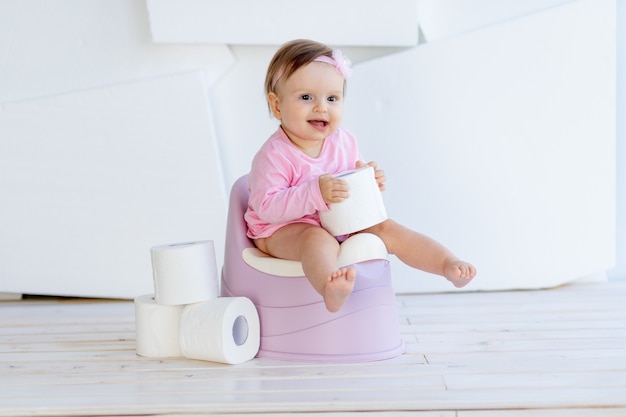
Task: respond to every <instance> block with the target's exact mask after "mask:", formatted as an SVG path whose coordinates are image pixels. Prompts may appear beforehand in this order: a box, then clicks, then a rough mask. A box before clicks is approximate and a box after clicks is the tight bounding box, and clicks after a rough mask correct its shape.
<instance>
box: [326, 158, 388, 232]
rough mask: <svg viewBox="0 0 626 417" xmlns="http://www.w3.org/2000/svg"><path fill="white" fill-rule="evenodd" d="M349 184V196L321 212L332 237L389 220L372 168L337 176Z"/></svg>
mask: <svg viewBox="0 0 626 417" xmlns="http://www.w3.org/2000/svg"><path fill="white" fill-rule="evenodd" d="M335 177H337V178H342V179H344V180H345V181H346V182H347V183H348V186H349V187H350V188H349V190H348V192H349V193H350V197H348V198H347V199H345V200H343V201H342V202H341V203H332V204H330V205H329V208H330V210H328V211H320V212H319V216H320V220H321V222H322V227H324V229H326V230H327V231H328V232H329V233H330V234H332V235H333V236H341V235H347V234H350V233H354V232H358V231H360V230H363V229H367V228H368V227H371V226H374V225H375V224H378V223H380V222H382V221H384V220H386V219H387V211H386V210H385V204H384V203H383V197H382V195H381V193H380V189H379V188H378V183H377V182H376V178H375V176H374V168H373V167H370V166H368V167H364V168H360V169H356V170H352V171H347V172H344V173H341V174H338V175H336V176H335Z"/></svg>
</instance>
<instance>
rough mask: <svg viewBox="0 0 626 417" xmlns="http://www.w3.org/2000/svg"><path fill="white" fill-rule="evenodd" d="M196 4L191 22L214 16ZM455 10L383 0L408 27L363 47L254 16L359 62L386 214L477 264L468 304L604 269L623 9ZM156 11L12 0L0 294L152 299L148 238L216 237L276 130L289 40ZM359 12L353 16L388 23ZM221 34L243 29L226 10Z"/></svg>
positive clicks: (352, 109)
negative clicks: (476, 297) (269, 95)
mask: <svg viewBox="0 0 626 417" xmlns="http://www.w3.org/2000/svg"><path fill="white" fill-rule="evenodd" d="M273 1H274V2H275V3H277V4H278V3H280V1H279V0H273ZM187 3H188V4H187V7H186V10H187V11H188V14H189V16H197V15H199V12H198V10H199V9H194V4H195V5H196V6H197V7H202V10H204V11H205V12H206V8H204V7H203V6H202V5H205V4H206V2H199V1H195V2H194V1H187ZM268 3H272V1H270V2H268ZM461 3H462V4H461ZM461 3H459V1H458V0H439V1H430V0H415V1H406V0H404V1H400V0H398V1H394V2H385V6H386V7H383V9H384V10H385V12H387V13H390V14H391V15H392V16H398V18H397V19H386V20H385V19H381V20H380V21H379V22H374V23H372V21H371V19H372V16H370V15H368V14H367V13H365V14H364V15H363V19H362V20H354V19H353V20H352V21H350V22H351V23H350V25H352V26H354V25H357V26H359V27H363V28H370V27H371V26H372V25H373V24H376V28H377V29H376V31H371V32H373V33H374V34H376V33H378V34H379V37H378V38H376V37H374V38H368V39H367V40H364V37H362V36H355V37H353V38H350V37H348V38H345V36H344V38H342V39H339V38H337V42H334V41H333V40H332V36H331V37H328V36H329V33H330V34H332V33H333V31H332V29H329V28H324V27H318V28H317V29H316V30H318V32H315V30H314V31H313V32H307V33H306V34H305V33H302V32H299V29H298V27H287V26H284V25H283V26H280V25H278V26H277V25H274V26H272V22H275V20H276V19H278V21H281V19H282V20H289V19H290V18H292V17H293V16H291V15H289V13H292V14H298V12H297V10H291V11H289V10H288V8H287V9H283V10H285V15H280V14H278V15H277V10H280V9H277V8H276V7H272V4H268V7H267V10H266V11H267V16H263V15H262V14H259V15H258V16H256V17H257V18H258V21H259V22H265V23H266V24H269V27H270V28H275V31H274V32H273V33H274V34H275V35H276V34H277V36H278V38H281V39H284V40H288V39H291V38H295V37H300V36H304V35H306V36H310V37H313V38H316V39H319V40H322V41H325V42H328V43H330V44H332V45H334V46H339V47H341V48H342V49H343V50H344V52H346V54H348V55H349V56H350V57H351V58H352V59H353V61H354V62H355V63H356V66H355V76H354V79H353V80H351V81H350V85H349V93H348V103H347V104H348V110H347V111H348V114H347V118H346V126H347V127H348V128H350V129H352V130H353V131H355V132H356V133H358V135H359V137H360V139H361V143H362V146H363V148H364V149H363V150H364V151H365V152H366V153H367V154H370V155H376V156H375V157H374V158H372V159H379V160H380V161H381V165H383V166H384V168H385V169H386V170H387V171H388V176H389V181H390V183H389V188H390V190H389V191H388V192H387V194H386V195H385V198H386V201H387V205H388V210H389V211H390V213H392V214H393V216H394V217H396V218H398V219H400V220H402V221H403V222H404V223H407V224H409V225H411V226H413V227H415V228H416V229H419V230H422V231H424V232H427V233H429V234H431V235H433V236H434V237H437V238H439V239H440V240H442V241H443V242H444V243H446V244H448V245H449V246H450V247H451V248H452V249H454V250H455V251H456V252H457V253H458V254H459V255H461V256H463V257H467V258H468V259H470V260H472V261H474V262H475V263H476V264H477V266H478V267H479V268H480V271H481V275H480V276H479V278H477V279H476V280H475V283H474V284H472V285H471V286H470V287H469V288H468V289H469V290H472V289H498V288H522V287H537V286H540V287H543V286H551V285H555V284H558V283H561V282H567V281H571V280H575V279H578V278H580V277H582V276H584V275H589V274H603V273H604V272H605V270H606V269H607V268H611V267H612V264H613V261H614V249H615V244H614V232H615V227H614V223H613V219H614V214H615V193H614V189H613V185H614V183H615V172H614V158H615V151H614V148H613V145H614V131H612V129H614V126H615V119H614V116H615V108H614V103H615V101H614V92H615V83H614V76H615V59H614V53H613V52H612V51H613V50H614V49H613V48H614V42H615V27H614V11H613V9H612V7H614V1H611V0H581V1H571V2H567V1H556V0H535V1H532V2H524V7H519V2H516V1H513V0H510V1H504V2H503V1H498V0H472V1H471V2H461ZM163 4H165V3H164V2H161V1H149V2H148V4H146V2H144V1H143V0H133V1H126V0H59V1H56V2H54V5H53V4H51V3H49V2H46V1H43V0H23V1H20V0H0V192H2V195H3V204H2V205H1V206H0V216H2V219H3V222H2V226H1V229H0V251H1V253H2V257H1V258H0V291H13V292H28V293H36V294H60V295H86V296H114V297H133V296H135V295H137V294H139V293H146V292H149V291H150V289H151V285H152V284H151V280H152V277H151V271H150V266H149V246H150V245H155V244H162V243H167V242H172V241H181V240H194V239H214V240H216V246H217V247H218V248H220V247H221V245H222V244H223V237H224V236H223V224H224V220H225V202H226V200H225V194H226V191H225V190H227V189H228V188H229V187H230V184H232V182H233V181H234V180H235V179H236V178H237V177H238V176H240V175H242V174H243V173H245V172H247V170H248V167H249V163H250V160H251V158H252V155H253V154H254V152H255V151H256V149H257V148H258V147H259V146H260V144H261V143H262V142H263V141H264V140H265V138H266V137H267V136H268V135H269V134H270V133H271V132H272V131H273V130H274V129H275V127H276V122H275V121H273V120H271V119H270V118H269V115H268V113H267V111H266V105H265V102H264V98H263V94H262V84H263V78H264V71H265V68H266V66H267V63H268V61H269V59H270V57H271V55H272V54H273V52H274V51H275V49H276V46H277V45H272V44H271V43H272V42H274V40H272V39H269V40H268V38H263V37H260V36H259V33H258V32H255V30H259V29H258V28H257V29H255V30H252V29H250V30H248V32H245V27H244V29H243V34H244V35H245V36H243V37H242V30H237V31H234V32H233V33H234V34H236V36H237V39H235V38H228V37H227V36H229V33H225V32H224V31H219V32H218V33H220V34H221V35H223V36H226V37H224V38H222V39H219V40H207V39H206V38H205V36H207V35H206V33H205V32H196V33H195V34H194V33H193V32H192V33H191V34H189V32H185V33H182V32H180V31H179V30H178V29H177V26H176V25H179V22H178V23H177V22H176V21H175V20H174V19H172V21H171V25H169V26H168V23H167V20H165V19H160V20H159V19H158V18H159V13H166V11H165V10H162V11H159V9H158V7H159V6H162V5H163ZM469 4H471V5H472V6H468V5H469ZM345 5H346V10H345V14H346V15H350V16H352V17H354V14H353V13H352V12H351V7H356V6H358V7H360V8H364V10H365V9H367V7H366V6H367V5H369V6H371V10H377V9H380V8H381V3H379V2H371V3H366V2H362V1H358V2H357V1H356V0H353V1H347V2H346V3H345ZM274 6H276V4H275V5H274ZM148 7H150V12H149V11H148ZM459 10H464V12H463V13H459V12H458V11H459ZM259 13H260V12H259ZM612 13H613V14H612ZM257 14H258V13H257ZM161 17H163V16H162V15H161ZM374 17H375V16H374ZM189 19H190V20H189V21H191V20H193V19H191V17H189ZM207 19H208V20H207V22H208V21H226V22H228V21H231V22H232V23H233V25H234V24H236V22H240V21H241V19H235V18H234V17H233V15H232V11H230V12H229V9H228V8H227V7H216V8H215V9H214V10H213V13H212V14H211V15H210V16H208V17H207ZM211 19H213V20H211ZM244 20H245V19H244ZM344 21H347V20H344ZM157 22H160V23H158V24H159V25H160V26H158V27H157ZM183 22H184V16H183ZM418 22H419V28H420V29H421V34H420V44H419V45H417V44H416V42H417V39H418V36H417V34H418V27H417V25H418ZM151 23H152V25H151ZM163 25H165V26H163ZM307 30H310V28H308V29H307ZM177 31H178V32H177ZM340 32H341V34H342V35H345V33H358V31H356V30H353V31H346V30H345V27H342V28H339V29H338V30H337V33H340ZM177 33H178V35H177V36H183V35H184V36H186V38H178V39H175V38H171V39H169V40H168V38H167V36H165V35H166V34H169V35H168V36H174V35H176V34H177ZM172 34H173V35H172ZM389 34H394V36H395V37H391V38H390V37H389V36H388V35H389ZM194 36H195V39H194ZM233 36H234V35H233ZM208 42H219V44H216V43H208ZM339 42H343V43H342V44H341V43H339ZM411 42H412V43H413V46H410V45H411ZM190 71H191V72H190ZM372 86H377V87H376V88H373V87H372ZM612 94H613V96H612ZM537 95H539V96H541V97H540V98H537ZM383 116H384V117H383ZM381 118H382V119H381ZM377 120H378V121H380V123H373V122H374V121H377ZM389 133H391V134H389ZM408 151H410V152H408ZM407 154H410V155H412V156H413V158H407ZM448 155H451V156H452V158H451V159H446V156H448ZM563 155H566V156H567V157H565V158H564V157H562V156H563ZM415 158H419V162H420V164H419V165H418V164H417V161H415ZM444 163H445V165H444ZM426 179H428V180H426ZM461 185H462V187H461V188H460V189H457V190H455V191H456V192H454V193H453V192H448V193H445V194H442V193H441V192H440V191H439V190H440V189H442V187H445V189H446V190H449V189H450V187H451V186H454V187H459V186H461ZM407 190H410V192H407ZM412 190H416V191H415V192H412ZM575 196H578V198H576V197H575ZM451 200H452V201H451ZM416 207H417V208H419V210H420V211H419V212H416ZM95 214H97V216H95ZM120 220H121V221H120ZM572 229H574V230H576V231H577V233H576V234H572ZM551 255H554V256H553V257H551ZM218 257H220V258H221V253H220V254H218ZM220 261H221V259H218V263H219V262H220ZM394 279H395V285H396V288H397V289H398V290H399V291H439V290H448V289H450V287H449V286H447V285H442V284H445V282H443V280H441V279H437V278H434V279H433V278H431V277H425V276H422V274H420V273H417V272H415V271H410V270H407V269H404V268H403V267H402V266H401V265H394Z"/></svg>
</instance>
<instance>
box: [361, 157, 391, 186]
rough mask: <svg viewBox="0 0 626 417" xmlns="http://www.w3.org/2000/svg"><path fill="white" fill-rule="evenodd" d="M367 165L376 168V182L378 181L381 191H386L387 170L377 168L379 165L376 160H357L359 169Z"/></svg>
mask: <svg viewBox="0 0 626 417" xmlns="http://www.w3.org/2000/svg"><path fill="white" fill-rule="evenodd" d="M366 165H367V166H371V167H372V168H374V176H375V178H376V182H377V183H378V188H379V189H380V191H385V181H387V178H386V177H385V171H383V170H382V169H377V167H378V165H377V164H376V162H375V161H371V162H368V163H367V164H366V163H365V162H363V161H356V168H357V169H359V168H362V167H364V166H366Z"/></svg>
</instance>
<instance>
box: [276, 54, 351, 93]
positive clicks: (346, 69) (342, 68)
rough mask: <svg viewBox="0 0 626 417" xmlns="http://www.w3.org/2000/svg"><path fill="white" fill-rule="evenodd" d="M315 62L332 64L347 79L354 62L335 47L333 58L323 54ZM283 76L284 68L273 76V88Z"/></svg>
mask: <svg viewBox="0 0 626 417" xmlns="http://www.w3.org/2000/svg"><path fill="white" fill-rule="evenodd" d="M313 62H324V63H326V64H330V65H332V66H333V67H335V69H336V70H337V71H339V73H340V74H341V75H343V78H345V79H348V78H349V77H350V76H351V75H352V62H350V60H349V59H348V58H347V57H345V56H344V55H343V54H342V53H341V51H340V50H339V49H333V56H332V58H331V57H329V56H326V55H321V56H318V57H317V58H315V59H314V60H313ZM282 76H283V68H281V69H280V70H278V71H277V72H276V75H274V78H272V90H273V89H274V87H276V83H277V82H278V80H279V79H280V77H282Z"/></svg>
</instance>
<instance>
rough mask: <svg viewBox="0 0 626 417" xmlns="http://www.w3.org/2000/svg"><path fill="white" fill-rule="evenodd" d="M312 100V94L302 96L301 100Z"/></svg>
mask: <svg viewBox="0 0 626 417" xmlns="http://www.w3.org/2000/svg"><path fill="white" fill-rule="evenodd" d="M311 98H312V97H311V95H310V94H302V95H301V96H300V99H301V100H305V101H309V100H311Z"/></svg>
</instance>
